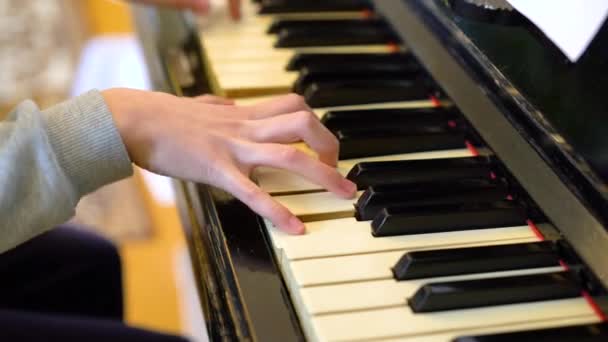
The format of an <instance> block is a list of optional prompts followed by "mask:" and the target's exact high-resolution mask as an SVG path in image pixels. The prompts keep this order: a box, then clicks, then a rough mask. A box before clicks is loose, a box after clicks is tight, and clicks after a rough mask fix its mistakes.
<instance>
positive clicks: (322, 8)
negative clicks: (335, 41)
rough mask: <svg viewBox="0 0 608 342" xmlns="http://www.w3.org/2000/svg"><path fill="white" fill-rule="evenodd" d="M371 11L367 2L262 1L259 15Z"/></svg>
mask: <svg viewBox="0 0 608 342" xmlns="http://www.w3.org/2000/svg"><path fill="white" fill-rule="evenodd" d="M371 9H372V6H371V3H370V1H369V0H306V1H296V0H263V1H262V2H261V6H260V10H259V13H260V14H279V13H307V12H344V11H347V12H352V11H364V10H371Z"/></svg>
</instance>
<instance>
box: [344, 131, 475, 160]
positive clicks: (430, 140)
mask: <svg viewBox="0 0 608 342" xmlns="http://www.w3.org/2000/svg"><path fill="white" fill-rule="evenodd" d="M334 134H335V135H336V137H337V138H338V141H339V143H340V153H339V158H340V159H342V160H343V159H353V158H363V157H372V156H381V155H389V154H399V153H413V152H422V151H436V150H449V149H456V148H463V147H464V146H465V140H466V135H465V133H464V132H463V131H461V130H454V129H450V128H449V127H447V125H446V127H441V126H437V125H435V126H413V127H408V126H403V127H399V126H395V127H394V128H391V129H387V128H384V129H373V128H371V127H370V129H368V130H364V129H344V130H339V131H337V132H334Z"/></svg>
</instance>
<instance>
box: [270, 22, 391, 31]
mask: <svg viewBox="0 0 608 342" xmlns="http://www.w3.org/2000/svg"><path fill="white" fill-rule="evenodd" d="M357 26H363V27H368V26H375V27H381V28H387V27H388V25H387V24H386V22H385V21H383V20H378V19H340V20H333V19H329V20H298V19H275V20H274V21H273V22H272V23H271V24H270V26H269V27H268V30H267V32H268V33H271V34H273V33H279V32H280V31H282V30H289V29H294V28H295V29H302V28H305V29H306V28H311V27H314V28H315V29H322V30H339V29H342V28H344V27H357Z"/></svg>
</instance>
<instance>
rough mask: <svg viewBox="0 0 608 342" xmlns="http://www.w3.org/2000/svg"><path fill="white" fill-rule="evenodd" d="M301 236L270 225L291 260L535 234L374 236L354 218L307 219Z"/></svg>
mask: <svg viewBox="0 0 608 342" xmlns="http://www.w3.org/2000/svg"><path fill="white" fill-rule="evenodd" d="M305 225H306V233H305V234H304V235H289V234H287V233H283V232H281V231H279V230H278V229H276V228H274V227H270V226H269V232H270V235H271V236H272V239H273V241H274V242H275V244H276V245H277V246H278V247H279V248H281V249H282V250H283V253H285V256H286V257H287V258H289V259H291V260H296V259H305V258H320V257H328V256H338V255H349V254H361V253H373V252H380V251H391V250H406V249H413V248H418V249H420V248H430V247H439V246H453V245H460V244H466V243H472V242H476V241H477V242H484V241H494V240H502V239H521V238H526V237H529V236H531V235H534V232H533V231H532V230H531V229H530V227H528V226H518V227H505V228H495V229H494V228H492V229H475V230H461V231H455V232H445V233H432V234H416V235H404V236H393V237H381V238H376V237H373V236H372V235H371V226H370V222H369V221H357V220H355V218H352V217H349V218H342V219H335V220H326V221H316V222H308V223H306V224H305Z"/></svg>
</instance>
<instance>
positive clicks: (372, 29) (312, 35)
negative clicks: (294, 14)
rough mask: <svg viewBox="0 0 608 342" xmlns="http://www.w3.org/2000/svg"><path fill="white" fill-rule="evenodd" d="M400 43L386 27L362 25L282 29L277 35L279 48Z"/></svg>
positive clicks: (276, 43)
mask: <svg viewBox="0 0 608 342" xmlns="http://www.w3.org/2000/svg"><path fill="white" fill-rule="evenodd" d="M398 41H399V37H398V36H397V35H396V34H395V33H394V32H393V31H391V30H390V29H388V28H386V27H378V26H375V25H361V26H360V27H354V26H353V27H348V26H345V27H337V28H335V29H332V30H329V29H327V30H326V29H323V28H317V27H315V26H312V25H311V26H309V27H294V28H288V29H282V30H280V31H279V32H278V33H277V41H276V42H275V44H274V46H275V47H277V48H296V47H310V46H343V45H377V44H389V43H396V42H398Z"/></svg>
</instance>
